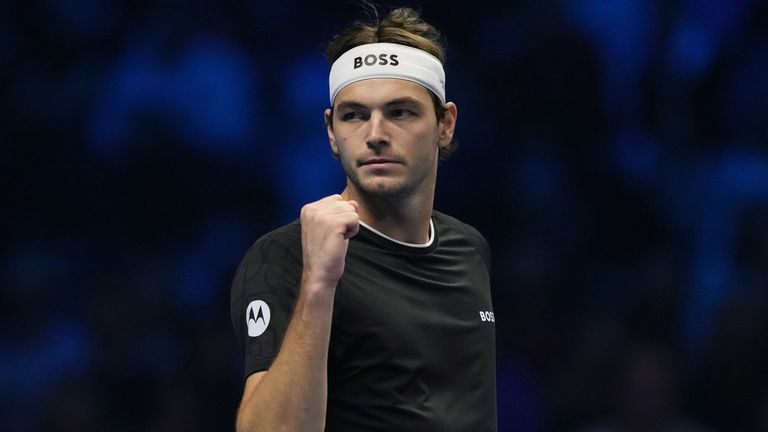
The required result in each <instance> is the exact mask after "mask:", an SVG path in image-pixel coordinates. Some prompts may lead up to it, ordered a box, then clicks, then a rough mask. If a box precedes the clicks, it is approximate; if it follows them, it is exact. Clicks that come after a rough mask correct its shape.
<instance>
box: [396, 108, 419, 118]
mask: <svg viewBox="0 0 768 432" xmlns="http://www.w3.org/2000/svg"><path fill="white" fill-rule="evenodd" d="M413 115H415V113H414V112H413V111H411V110H407V109H395V110H392V117H395V118H406V117H411V116H413Z"/></svg>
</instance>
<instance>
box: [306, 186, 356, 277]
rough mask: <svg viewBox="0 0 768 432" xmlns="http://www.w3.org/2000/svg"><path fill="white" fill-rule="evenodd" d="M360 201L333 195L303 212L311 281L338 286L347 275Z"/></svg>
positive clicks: (308, 270) (307, 272)
mask: <svg viewBox="0 0 768 432" xmlns="http://www.w3.org/2000/svg"><path fill="white" fill-rule="evenodd" d="M357 208H358V206H357V202H355V201H344V199H343V198H342V197H341V195H331V196H329V197H325V198H323V199H321V200H319V201H315V202H313V203H311V204H307V205H305V206H304V207H303V208H302V209H301V246H302V255H303V259H304V277H306V278H307V279H306V280H307V281H308V282H320V283H321V284H323V285H326V284H331V285H333V286H335V285H336V282H338V280H339V279H341V276H342V274H344V260H345V257H346V255H347V247H348V246H349V239H350V238H352V237H354V235H355V234H357V231H358V229H359V227H360V218H359V216H358V214H357Z"/></svg>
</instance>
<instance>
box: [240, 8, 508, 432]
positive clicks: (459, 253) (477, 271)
mask: <svg viewBox="0 0 768 432" xmlns="http://www.w3.org/2000/svg"><path fill="white" fill-rule="evenodd" d="M326 54H327V57H328V60H329V62H330V63H331V70H330V76H329V85H330V95H329V96H330V106H331V107H330V108H328V109H327V110H326V111H325V120H326V125H327V132H328V138H329V140H330V148H331V150H332V152H333V154H334V155H335V156H336V157H337V158H338V159H339V160H340V161H341V165H342V166H343V168H344V171H345V173H346V177H347V184H346V188H345V189H344V190H343V191H342V192H341V193H340V194H337V195H331V196H328V197H325V198H323V199H320V200H319V201H316V202H313V203H310V204H307V205H306V206H304V208H303V209H302V210H301V215H300V218H299V219H298V220H296V221H294V222H292V223H290V224H288V225H285V226H283V227H282V228H279V229H277V230H275V231H272V232H270V233H268V234H266V235H264V236H263V237H261V238H260V239H259V240H257V241H256V243H255V244H254V245H253V246H252V247H251V249H250V250H249V251H248V252H247V254H246V256H245V258H244V259H243V261H242V263H241V264H240V267H239V268H238V271H237V274H236V275H235V278H234V282H233V285H232V297H231V307H232V309H231V310H232V322H233V325H234V329H235V333H236V335H237V338H238V340H239V342H240V344H241V347H242V349H243V352H244V355H245V376H246V380H245V388H244V391H243V397H242V401H241V404H240V408H239V411H238V415H237V430H239V431H280V430H288V431H299V430H301V431H321V430H327V431H393V430H397V431H441V432H450V431H462V432H470V431H471V432H482V431H495V430H496V384H495V346H494V338H495V336H494V335H495V329H494V326H495V316H494V314H493V307H492V305H491V293H490V283H489V275H490V250H489V247H488V244H487V242H486V241H485V239H484V238H483V236H482V235H481V234H480V233H478V231H476V230H475V229H474V228H472V227H470V226H469V225H467V224H464V223H462V222H460V221H458V220H457V219H454V218H452V217H450V216H448V215H445V214H443V213H440V212H438V211H436V210H434V209H433V202H434V195H435V179H436V176H437V170H438V161H439V160H440V158H441V156H443V157H444V156H446V155H447V154H448V153H450V152H451V151H452V150H453V147H454V140H453V137H454V129H455V127H456V119H457V109H456V105H455V104H454V103H453V102H448V101H447V99H446V91H445V72H444V68H443V59H444V53H443V48H442V47H441V45H440V43H439V33H438V31H437V30H436V29H435V28H434V27H433V26H432V25H430V24H428V23H426V22H424V21H423V20H422V19H421V18H420V16H419V14H418V13H417V12H415V11H414V10H412V9H409V8H399V9H394V10H392V11H390V12H389V13H388V14H387V15H386V16H385V17H384V18H383V19H381V20H380V21H377V22H373V23H369V24H365V23H361V22H356V23H355V24H353V25H352V26H351V27H350V28H348V29H347V30H346V31H344V32H342V33H341V34H339V35H338V36H336V38H335V39H334V40H333V41H332V42H331V43H330V45H329V47H328V50H327V53H326Z"/></svg>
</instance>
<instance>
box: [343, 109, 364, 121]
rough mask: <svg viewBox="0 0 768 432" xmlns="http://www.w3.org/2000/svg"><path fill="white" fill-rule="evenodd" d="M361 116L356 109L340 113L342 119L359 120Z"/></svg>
mask: <svg viewBox="0 0 768 432" xmlns="http://www.w3.org/2000/svg"><path fill="white" fill-rule="evenodd" d="M362 118H363V114H362V113H360V112H357V111H350V112H346V113H344V114H342V115H341V119H342V120H345V121H346V120H359V119H362Z"/></svg>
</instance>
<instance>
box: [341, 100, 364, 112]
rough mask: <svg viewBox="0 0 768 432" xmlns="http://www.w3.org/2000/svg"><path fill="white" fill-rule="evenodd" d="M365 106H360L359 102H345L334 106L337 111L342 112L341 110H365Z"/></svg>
mask: <svg viewBox="0 0 768 432" xmlns="http://www.w3.org/2000/svg"><path fill="white" fill-rule="evenodd" d="M367 108H368V107H366V106H365V105H363V104H361V103H360V102H355V101H345V102H339V104H338V105H336V109H337V110H343V109H367Z"/></svg>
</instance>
